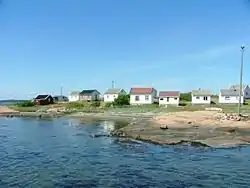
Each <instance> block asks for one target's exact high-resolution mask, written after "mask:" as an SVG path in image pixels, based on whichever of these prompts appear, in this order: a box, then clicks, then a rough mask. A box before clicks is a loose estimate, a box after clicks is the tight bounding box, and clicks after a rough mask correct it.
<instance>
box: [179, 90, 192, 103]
mask: <svg viewBox="0 0 250 188" xmlns="http://www.w3.org/2000/svg"><path fill="white" fill-rule="evenodd" d="M180 100H181V101H191V100H192V96H191V93H190V92H189V93H181V94H180Z"/></svg>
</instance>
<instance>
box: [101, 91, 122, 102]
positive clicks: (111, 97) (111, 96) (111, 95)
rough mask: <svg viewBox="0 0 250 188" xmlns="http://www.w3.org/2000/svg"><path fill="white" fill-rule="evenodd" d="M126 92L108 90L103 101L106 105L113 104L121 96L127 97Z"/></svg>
mask: <svg viewBox="0 0 250 188" xmlns="http://www.w3.org/2000/svg"><path fill="white" fill-rule="evenodd" d="M126 94H127V93H126V91H125V90H124V89H118V88H112V89H108V90H107V91H106V92H105V93H104V96H103V100H104V102H106V103H112V102H114V101H115V99H116V98H118V96H119V95H126Z"/></svg>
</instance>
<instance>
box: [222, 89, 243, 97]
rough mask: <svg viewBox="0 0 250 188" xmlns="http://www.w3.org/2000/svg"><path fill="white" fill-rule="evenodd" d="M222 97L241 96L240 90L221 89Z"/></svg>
mask: <svg viewBox="0 0 250 188" xmlns="http://www.w3.org/2000/svg"><path fill="white" fill-rule="evenodd" d="M220 93H221V96H239V90H236V89H221V90H220Z"/></svg>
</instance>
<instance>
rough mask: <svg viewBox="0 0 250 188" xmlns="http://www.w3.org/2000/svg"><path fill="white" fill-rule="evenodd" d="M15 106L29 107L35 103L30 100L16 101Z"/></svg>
mask: <svg viewBox="0 0 250 188" xmlns="http://www.w3.org/2000/svg"><path fill="white" fill-rule="evenodd" d="M17 106H19V107H31V106H35V103H34V102H32V101H25V102H23V103H18V104H17Z"/></svg>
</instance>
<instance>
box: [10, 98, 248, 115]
mask: <svg viewBox="0 0 250 188" xmlns="http://www.w3.org/2000/svg"><path fill="white" fill-rule="evenodd" d="M247 103H248V104H249V105H242V107H241V112H242V113H244V114H250V100H248V101H247ZM9 107H10V108H12V109H14V110H17V111H20V112H36V111H38V110H40V111H45V110H46V109H49V108H57V107H65V108H66V109H67V110H68V111H67V112H68V113H74V112H84V113H103V112H111V113H117V114H133V113H155V114H157V113H168V112H179V111H198V110H205V108H207V107H217V108H222V109H223V111H224V112H225V113H237V112H238V106H237V105H236V104H235V105H230V104H228V105H219V104H215V105H192V104H190V103H186V106H178V107H177V106H170V105H168V107H167V108H166V107H160V106H159V105H157V104H150V105H139V106H129V105H128V106H123V107H109V108H108V107H105V104H104V103H103V102H102V103H101V105H100V107H95V106H93V104H92V103H91V102H74V103H63V104H53V105H42V106H39V105H38V106H31V107H23V106H18V105H11V106H9Z"/></svg>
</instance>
